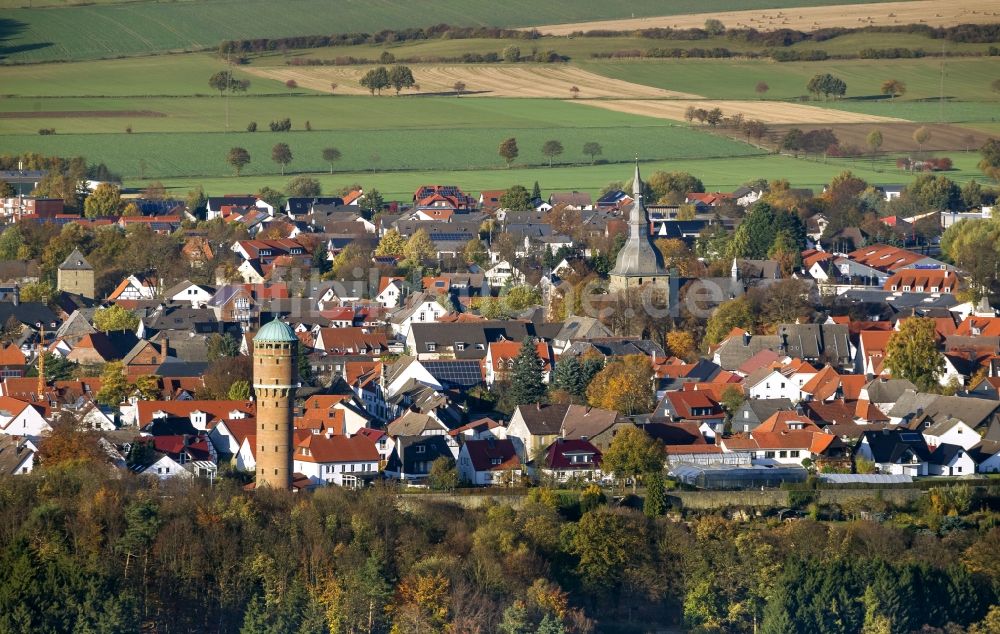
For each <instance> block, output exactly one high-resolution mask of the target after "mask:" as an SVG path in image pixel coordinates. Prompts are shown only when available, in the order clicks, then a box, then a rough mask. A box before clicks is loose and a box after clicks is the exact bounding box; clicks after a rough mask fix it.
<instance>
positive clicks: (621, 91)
mask: <svg viewBox="0 0 1000 634" xmlns="http://www.w3.org/2000/svg"><path fill="white" fill-rule="evenodd" d="M369 68H371V67H369V66H280V67H254V66H252V65H250V66H241V67H240V70H241V71H244V72H247V73H250V74H252V75H257V76H258V77H264V78H267V79H273V80H276V81H280V82H282V83H284V82H286V81H288V80H294V81H295V82H296V83H297V84H298V85H299V86H301V87H303V88H309V89H311V90H317V91H320V92H335V93H337V94H348V95H363V94H368V90H367V89H365V88H363V87H362V86H361V84H360V80H361V76H362V75H364V74H365V72H367V71H368V70H369ZM410 68H411V69H412V70H413V76H414V78H415V79H416V81H417V84H418V85H419V86H420V89H419V90H418V91H414V90H406V91H404V94H414V93H416V94H433V93H439V94H440V93H451V92H453V91H454V86H455V84H456V83H457V82H462V83H464V84H465V90H466V91H467V92H468V96H470V97H474V96H483V97H544V98H550V99H551V98H557V99H560V98H571V97H572V96H573V94H572V93H571V92H570V88H572V87H573V86H576V87H577V88H578V89H579V92H578V93H577V96H578V98H579V99H580V100H586V99H598V98H605V99H606V98H609V97H611V98H614V97H634V98H660V99H670V98H673V99H698V98H699V96H698V95H692V94H690V93H684V92H677V91H672V90H664V89H662V88H654V87H652V86H644V85H642V84H634V83H632V82H627V81H622V80H619V79H610V78H608V77H604V76H602V75H598V74H596V73H591V72H589V71H586V70H583V69H580V68H577V67H575V66H569V65H566V64H544V65H542V64H497V65H485V64H450V65H431V64H428V65H422V64H413V65H411V66H410ZM334 83H335V84H337V87H336V89H332V88H331V84H334ZM389 92H390V93H391V92H392V91H391V90H390V91H389Z"/></svg>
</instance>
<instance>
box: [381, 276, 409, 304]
mask: <svg viewBox="0 0 1000 634" xmlns="http://www.w3.org/2000/svg"><path fill="white" fill-rule="evenodd" d="M379 285H380V286H381V288H380V289H379V293H378V295H376V296H375V301H376V302H378V303H379V304H380V305H381V306H382V307H383V308H396V307H398V306H399V303H400V300H401V299H402V298H403V278H401V277H384V278H382V279H381V280H380V281H379Z"/></svg>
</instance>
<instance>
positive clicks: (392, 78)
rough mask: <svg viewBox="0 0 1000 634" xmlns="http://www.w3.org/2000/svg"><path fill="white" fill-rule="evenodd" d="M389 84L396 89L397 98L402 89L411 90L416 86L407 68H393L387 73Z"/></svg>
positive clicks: (411, 73) (411, 72)
mask: <svg viewBox="0 0 1000 634" xmlns="http://www.w3.org/2000/svg"><path fill="white" fill-rule="evenodd" d="M389 83H390V84H392V87H393V88H395V89H396V95H397V96H398V95H399V92H400V91H401V90H403V89H404V88H412V87H413V86H414V84H416V82H415V81H414V80H413V71H411V70H410V67H409V66H393V67H392V70H390V71H389Z"/></svg>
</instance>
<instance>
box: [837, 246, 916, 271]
mask: <svg viewBox="0 0 1000 634" xmlns="http://www.w3.org/2000/svg"><path fill="white" fill-rule="evenodd" d="M847 257H849V258H851V259H852V260H854V261H855V262H858V263H860V264H864V265H865V266H870V267H872V268H873V269H878V270H880V271H886V272H889V273H892V272H895V271H896V270H898V269H901V268H904V267H907V266H910V265H912V264H913V263H915V262H918V261H920V260H922V259H924V258H925V257H926V256H923V255H920V254H919V253H914V252H913V251H907V250H906V249H900V248H899V247H890V246H887V245H884V244H873V245H871V246H867V247H864V248H861V249H857V250H856V251H852V252H851V253H848V254H847Z"/></svg>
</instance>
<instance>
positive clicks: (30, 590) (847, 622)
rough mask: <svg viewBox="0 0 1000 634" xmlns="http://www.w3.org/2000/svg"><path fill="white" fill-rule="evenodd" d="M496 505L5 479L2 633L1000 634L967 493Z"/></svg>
mask: <svg viewBox="0 0 1000 634" xmlns="http://www.w3.org/2000/svg"><path fill="white" fill-rule="evenodd" d="M508 499H513V500H515V502H516V503H515V504H505V503H502V502H500V503H493V504H487V505H486V506H484V507H483V508H478V509H473V510H469V509H463V508H461V507H460V506H457V505H454V504H450V503H442V502H439V501H435V497H434V496H429V495H422V494H400V493H399V492H398V491H397V490H396V489H393V488H391V487H388V486H377V487H373V488H369V489H366V490H363V491H350V490H345V489H340V488H337V487H329V488H326V489H322V490H319V491H316V492H314V493H299V494H289V493H283V492H268V491H262V492H257V493H246V492H244V491H243V490H242V489H241V488H240V487H239V486H238V484H236V483H234V482H232V481H230V480H228V479H225V478H223V479H220V480H218V481H216V482H215V485H214V487H210V486H208V484H207V483H202V482H195V483H192V482H176V481H168V482H157V481H155V480H148V479H145V478H141V477H137V476H133V475H131V474H127V473H126V474H117V475H116V474H109V473H108V471H107V467H106V466H104V465H102V464H100V461H94V460H91V461H87V460H70V461H61V462H56V461H54V460H50V461H49V464H48V466H46V467H45V468H43V469H40V470H38V471H36V472H35V473H33V474H30V475H26V476H18V477H11V478H7V479H4V480H2V481H0V632H28V631H30V632H66V631H74V632H138V631H145V632H194V631H197V632H243V633H251V632H253V633H258V632H273V633H275V634H277V633H279V632H280V633H286V632H301V633H306V632H309V633H312V632H317V633H322V632H355V633H357V632H366V633H370V632H470V633H471V632H483V633H486V632H502V633H505V634H513V633H533V632H544V633H554V632H569V633H587V632H646V631H651V630H653V629H660V630H664V631H665V630H666V628H669V627H680V628H682V631H690V632H752V631H758V632H763V633H766V634H772V633H773V634H778V633H787V632H811V633H852V632H865V633H875V632H879V633H904V632H914V631H919V632H922V633H923V634H931V633H935V632H940V633H948V634H955V633H960V632H967V633H969V634H985V633H986V632H996V631H998V630H997V629H996V628H997V626H998V623H1000V608H997V607H995V606H994V607H991V606H993V604H994V602H995V599H996V596H997V591H998V588H1000V585H998V584H1000V525H998V519H1000V516H998V515H997V514H995V513H994V512H992V511H991V510H989V509H988V506H989V504H988V502H990V501H991V498H989V497H988V496H985V494H984V493H982V492H980V493H973V492H970V490H969V489H968V487H952V488H950V489H942V490H940V491H939V490H936V489H934V490H931V491H930V492H929V493H928V494H927V495H925V496H923V499H922V501H921V502H920V503H918V504H917V505H916V506H915V507H914V508H910V509H886V508H885V504H884V503H880V502H879V501H878V500H875V499H873V500H872V502H871V505H870V508H882V509H883V511H878V512H875V513H874V514H873V515H870V516H869V517H874V518H876V519H880V520H881V522H880V523H879V522H875V521H870V520H860V519H853V518H855V517H860V516H861V515H862V514H861V513H860V511H859V509H839V510H835V512H834V513H833V514H832V515H830V514H829V512H830V509H826V510H824V512H823V513H822V514H818V515H816V516H817V517H839V519H838V520H837V521H819V520H813V519H801V520H797V521H793V522H788V521H784V522H782V521H778V520H777V519H775V518H771V519H765V518H758V517H754V516H753V515H752V514H748V513H745V512H742V511H738V510H735V509H734V511H737V512H731V513H728V514H727V515H728V516H729V518H727V517H724V516H722V515H721V514H693V513H680V512H678V511H676V510H671V511H669V512H668V513H667V514H666V515H658V514H656V513H643V512H642V511H640V510H638V509H633V508H628V506H629V504H628V503H627V502H626V503H625V504H624V505H622V506H617V505H616V504H615V503H613V502H608V501H607V500H605V498H604V495H603V494H602V493H601V491H600V490H599V489H597V488H596V487H594V488H591V489H587V490H584V491H583V492H568V491H555V490H549V489H544V488H540V489H533V490H532V491H531V492H530V494H529V495H528V496H527V497H525V498H508ZM880 505H881V506H880ZM647 511H648V508H647Z"/></svg>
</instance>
